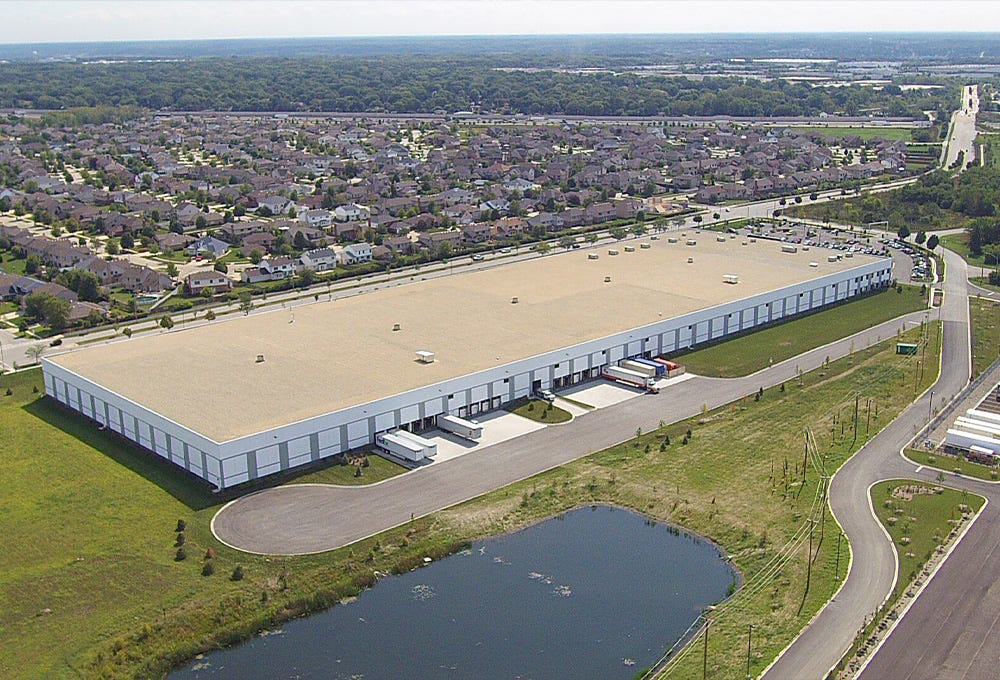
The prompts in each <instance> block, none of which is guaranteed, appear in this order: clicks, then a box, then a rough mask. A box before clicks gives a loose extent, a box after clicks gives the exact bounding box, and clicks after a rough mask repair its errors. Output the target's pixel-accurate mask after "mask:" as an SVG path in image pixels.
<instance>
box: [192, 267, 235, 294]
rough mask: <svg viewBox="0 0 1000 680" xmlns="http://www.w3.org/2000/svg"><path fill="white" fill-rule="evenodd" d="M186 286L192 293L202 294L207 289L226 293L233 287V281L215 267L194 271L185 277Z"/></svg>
mask: <svg viewBox="0 0 1000 680" xmlns="http://www.w3.org/2000/svg"><path fill="white" fill-rule="evenodd" d="M184 287H185V288H187V292H188V293H190V294H191V295H200V294H202V293H203V292H204V291H206V290H210V291H212V293H213V294H215V293H225V292H226V291H228V290H229V289H230V288H232V282H231V281H230V280H229V277H227V276H226V275H225V274H223V273H222V272H217V271H215V270H214V269H209V270H206V271H199V272H192V273H191V274H188V275H187V278H185V279H184Z"/></svg>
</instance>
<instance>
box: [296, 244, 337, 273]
mask: <svg viewBox="0 0 1000 680" xmlns="http://www.w3.org/2000/svg"><path fill="white" fill-rule="evenodd" d="M299 260H301V262H302V266H303V267H305V268H307V269H312V270H313V271H314V272H325V271H328V270H330V269H334V268H335V267H336V266H337V253H335V252H333V250H332V249H330V248H316V249H315V250H307V251H305V252H304V253H302V256H301V257H300V258H299Z"/></svg>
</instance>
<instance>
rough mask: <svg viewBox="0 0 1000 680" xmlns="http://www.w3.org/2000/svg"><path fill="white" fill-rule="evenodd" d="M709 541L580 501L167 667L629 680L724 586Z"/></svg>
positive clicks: (278, 673) (192, 672)
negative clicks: (552, 515)
mask: <svg viewBox="0 0 1000 680" xmlns="http://www.w3.org/2000/svg"><path fill="white" fill-rule="evenodd" d="M736 579H737V575H736V573H735V572H734V570H733V569H732V567H731V566H730V565H729V564H728V563H727V562H726V561H725V560H724V558H723V557H722V556H721V555H720V554H719V552H718V550H717V549H716V548H715V546H713V545H712V544H711V543H709V542H708V541H705V540H703V539H699V538H696V537H692V536H689V535H687V534H684V533H683V532H679V531H678V530H677V529H675V528H672V527H669V526H667V525H664V524H658V523H655V522H653V521H651V520H649V519H647V518H644V517H642V516H640V515H637V514H635V513H632V512H629V511H626V510H622V509H618V508H610V507H605V506H596V507H588V508H581V509H578V510H574V511H572V512H569V513H566V514H565V515H561V516H559V517H556V518H553V519H551V520H547V521H545V522H542V523H540V524H536V525H535V526H532V527H529V528H527V529H524V530H522V531H519V532H517V533H514V534H510V535H507V536H501V537H498V538H492V539H488V540H486V541H481V542H477V543H475V544H474V545H473V547H472V548H471V549H469V550H464V551H462V552H460V553H458V554H456V555H453V556H451V557H448V558H447V559H444V560H441V561H439V562H435V563H432V564H430V565H428V566H426V567H423V568H421V569H417V570H414V571H411V572H409V573H406V574H403V575H401V576H392V577H386V578H383V579H381V580H380V581H379V583H378V585H376V586H375V587H373V588H371V589H370V590H368V591H365V592H364V593H362V594H361V595H360V596H359V597H358V598H357V599H356V600H354V601H352V602H349V603H346V604H341V605H337V606H335V607H333V608H332V609H329V610H327V611H325V612H322V613H319V614H315V615H313V616H309V617H307V618H303V619H298V620H295V621H291V622H289V623H287V624H285V625H284V626H283V627H282V628H281V629H280V630H277V631H270V632H268V633H265V634H262V635H260V636H258V637H255V638H253V639H252V640H249V641H247V642H245V643H243V644H241V645H239V646H237V647H234V648H232V649H225V650H219V651H217V652H212V653H210V654H206V655H204V657H201V658H199V659H196V660H195V661H193V662H191V663H190V664H189V665H188V666H187V667H185V668H183V669H180V670H178V671H176V672H174V673H173V674H172V675H171V678H174V679H175V680H179V679H182V678H183V679H189V678H250V677H252V678H336V679H345V680H346V679H349V678H350V679H377V678H409V679H419V678H486V679H488V678H498V679H499V678H546V679H556V678H567V679H569V678H572V679H574V680H576V679H579V678H602V679H605V678H606V679H612V678H622V679H623V680H625V679H628V678H632V677H633V676H634V675H635V674H636V673H637V672H638V671H639V670H640V669H642V668H645V667H648V666H651V665H652V664H654V663H655V662H656V661H657V660H658V659H659V657H660V656H661V655H662V654H663V652H664V650H665V649H667V648H668V647H670V646H671V645H672V644H673V643H674V642H675V641H676V640H678V639H679V638H680V637H681V636H682V635H683V634H684V633H685V631H686V630H687V629H688V627H689V626H690V624H691V623H692V622H693V621H694V620H695V619H696V618H697V617H698V615H699V614H700V613H701V611H702V610H703V609H705V608H706V607H707V606H708V605H710V604H712V603H713V602H717V601H719V600H721V599H722V598H724V597H725V596H726V594H727V592H728V591H729V589H730V588H731V586H732V585H733V584H734V583H735V581H736Z"/></svg>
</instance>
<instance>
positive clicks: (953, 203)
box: [789, 167, 1000, 243]
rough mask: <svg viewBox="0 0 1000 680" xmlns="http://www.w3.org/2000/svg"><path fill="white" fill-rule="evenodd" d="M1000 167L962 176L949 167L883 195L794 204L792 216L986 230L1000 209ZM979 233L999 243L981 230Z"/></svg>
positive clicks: (919, 227)
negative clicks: (955, 173)
mask: <svg viewBox="0 0 1000 680" xmlns="http://www.w3.org/2000/svg"><path fill="white" fill-rule="evenodd" d="M998 206H1000V169H998V168H990V167H985V168H979V167H974V168H969V169H968V170H966V171H965V172H963V173H961V174H960V175H958V176H957V177H953V176H952V174H951V173H949V172H947V171H943V170H941V171H937V172H933V173H930V174H928V175H924V176H923V177H921V178H920V179H919V181H917V182H914V183H913V184H909V185H906V186H904V187H900V188H899V189H894V190H893V191H887V192H883V193H879V194H869V195H865V196H858V197H856V198H851V199H847V200H842V201H831V202H829V203H824V204H822V205H819V206H809V207H804V208H793V209H792V210H790V211H789V214H790V215H802V216H805V217H813V218H817V219H829V220H832V221H834V222H841V223H844V224H868V223H870V222H882V221H887V222H888V223H889V225H890V226H891V227H892V228H894V229H898V228H900V227H901V226H904V225H905V226H907V227H908V228H909V229H911V230H913V231H928V230H933V229H945V228H948V227H955V226H970V227H973V228H976V229H978V230H981V229H982V228H983V227H982V225H983V224H990V223H992V220H990V219H981V218H992V217H993V216H994V215H997V214H1000V208H998ZM975 238H982V242H983V243H990V242H994V241H992V240H990V239H991V238H992V236H991V235H989V234H986V235H983V233H982V232H980V234H979V235H976V236H975Z"/></svg>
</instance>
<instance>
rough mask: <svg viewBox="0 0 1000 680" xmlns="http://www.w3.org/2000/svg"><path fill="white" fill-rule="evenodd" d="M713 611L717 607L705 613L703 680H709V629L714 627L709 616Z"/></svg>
mask: <svg viewBox="0 0 1000 680" xmlns="http://www.w3.org/2000/svg"><path fill="white" fill-rule="evenodd" d="M713 611H715V607H714V606H711V607H709V608H708V609H707V610H706V613H705V649H704V651H703V652H702V659H701V680H708V629H709V628H710V627H711V626H712V619H711V618H710V617H709V615H710V614H711V613H712V612H713Z"/></svg>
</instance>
